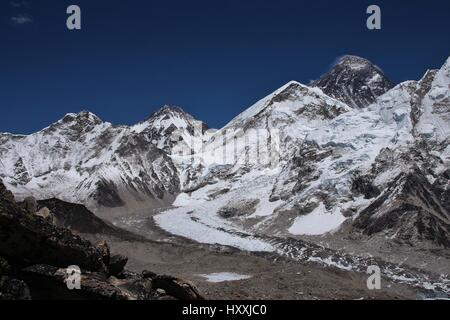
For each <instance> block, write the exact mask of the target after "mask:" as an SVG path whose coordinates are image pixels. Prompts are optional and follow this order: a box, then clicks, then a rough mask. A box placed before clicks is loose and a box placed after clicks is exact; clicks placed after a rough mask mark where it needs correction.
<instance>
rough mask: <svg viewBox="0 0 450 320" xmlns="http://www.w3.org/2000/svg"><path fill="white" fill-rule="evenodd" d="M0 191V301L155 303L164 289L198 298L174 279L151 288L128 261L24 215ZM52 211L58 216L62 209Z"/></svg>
mask: <svg viewBox="0 0 450 320" xmlns="http://www.w3.org/2000/svg"><path fill="white" fill-rule="evenodd" d="M0 190H2V195H0V300H16V299H17V300H18V299H21V300H28V299H39V300H48V299H50V300H53V299H55V300H86V299H87V300H136V299H159V298H160V296H159V294H157V292H156V290H157V289H158V288H160V287H167V288H169V290H171V291H170V292H171V297H173V298H178V299H200V298H201V296H200V295H194V294H193V292H196V291H195V289H194V288H193V287H192V286H190V285H185V283H184V282H183V281H182V280H180V279H175V278H171V282H170V281H168V282H167V283H166V282H163V283H162V284H155V285H153V284H152V279H149V278H147V277H145V276H144V275H138V274H134V273H131V272H128V271H126V270H125V269H124V267H125V265H126V263H127V260H128V259H127V258H126V257H124V256H121V255H111V254H110V251H109V247H108V245H107V244H106V243H102V244H99V245H98V246H94V245H93V244H91V243H90V242H89V241H86V240H83V239H82V238H80V237H79V236H77V235H75V234H73V233H72V232H71V231H69V230H68V229H64V228H59V227H56V226H54V225H53V224H51V223H49V222H48V221H47V220H46V219H43V218H42V217H40V216H37V215H35V214H32V213H30V212H27V211H26V210H24V209H22V208H21V207H20V206H19V204H17V203H16V202H15V201H14V199H13V198H12V197H11V194H10V193H9V192H7V191H6V188H5V187H4V185H3V183H1V181H0ZM52 203H53V204H56V205H61V204H62V203H59V202H58V201H57V200H52ZM54 208H55V206H54V207H53V209H54ZM69 208H70V206H69ZM57 210H58V212H59V215H62V213H61V211H62V210H63V208H61V207H58V208H57ZM75 267H76V268H79V269H74V268H75ZM74 270H75V271H76V270H78V272H79V273H78V275H79V276H80V279H79V282H78V284H79V288H76V286H77V282H75V283H72V282H70V281H71V280H72V279H73V278H71V277H72V276H73V275H74ZM117 277H120V279H118V278H117ZM69 284H73V285H74V286H75V289H74V288H72V287H71V286H69ZM169 290H168V291H167V292H169Z"/></svg>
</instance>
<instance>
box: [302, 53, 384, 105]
mask: <svg viewBox="0 0 450 320" xmlns="http://www.w3.org/2000/svg"><path fill="white" fill-rule="evenodd" d="M311 85H312V86H316V87H319V88H321V89H322V90H323V92H325V93H326V94H327V95H329V96H330V97H333V98H336V99H338V100H340V101H342V102H344V103H346V104H347V105H349V106H350V107H352V108H364V107H367V106H368V105H370V104H372V103H374V102H375V100H376V98H377V97H379V96H380V95H382V94H384V93H386V92H387V91H388V90H390V89H391V88H392V83H391V81H390V80H389V79H388V78H387V77H386V76H385V75H384V73H383V71H381V69H380V68H378V67H377V66H376V65H374V64H372V63H371V62H370V61H368V60H366V59H363V58H360V57H356V56H350V55H347V56H344V57H342V58H340V59H339V61H338V63H337V64H336V65H335V66H334V67H333V68H332V69H331V70H330V71H329V72H328V73H326V74H325V75H323V76H322V77H321V78H320V79H319V80H317V81H314V82H313V83H312V84H311Z"/></svg>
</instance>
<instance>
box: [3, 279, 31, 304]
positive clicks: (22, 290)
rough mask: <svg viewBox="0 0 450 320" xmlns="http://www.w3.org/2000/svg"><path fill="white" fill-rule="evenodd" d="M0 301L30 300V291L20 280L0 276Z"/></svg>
mask: <svg viewBox="0 0 450 320" xmlns="http://www.w3.org/2000/svg"><path fill="white" fill-rule="evenodd" d="M1 300H31V295H30V289H29V288H28V285H27V284H26V283H25V282H23V281H21V280H17V279H13V278H10V277H7V276H0V301H1Z"/></svg>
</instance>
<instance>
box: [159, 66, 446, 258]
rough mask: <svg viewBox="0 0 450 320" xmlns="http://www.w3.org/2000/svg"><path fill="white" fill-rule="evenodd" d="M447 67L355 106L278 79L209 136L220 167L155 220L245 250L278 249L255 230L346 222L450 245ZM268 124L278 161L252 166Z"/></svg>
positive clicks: (406, 239)
mask: <svg viewBox="0 0 450 320" xmlns="http://www.w3.org/2000/svg"><path fill="white" fill-rule="evenodd" d="M449 65H450V59H449V60H448V61H447V62H446V63H445V65H444V66H443V67H442V68H441V69H440V70H439V71H429V72H427V74H426V75H425V76H424V78H423V79H421V80H420V81H408V82H405V83H401V84H399V85H397V86H396V87H395V88H392V89H391V90H389V91H387V92H386V93H384V94H382V95H381V96H379V97H378V98H377V99H376V100H375V102H374V103H373V104H371V105H369V106H367V107H366V108H362V109H360V108H351V107H349V106H347V105H346V104H344V103H343V102H340V101H338V100H335V99H333V98H331V97H329V96H328V95H326V94H324V93H323V92H322V91H321V90H320V89H319V88H310V87H307V86H304V85H301V84H299V83H296V82H290V83H288V84H286V85H285V86H283V87H282V88H280V89H278V90H276V91H275V92H274V93H273V94H270V95H269V96H267V97H266V98H264V99H262V100H261V101H259V102H257V103H256V104H255V105H253V106H252V107H250V108H249V109H247V110H246V111H244V112H243V113H242V114H241V115H239V116H238V117H236V118H235V119H233V120H232V121H231V122H230V123H229V124H228V125H226V126H225V127H224V128H223V129H222V130H219V131H218V132H217V133H216V134H215V135H214V136H213V137H212V139H211V140H210V141H209V143H208V144H207V145H206V147H205V150H206V151H207V152H205V153H203V154H202V155H200V157H201V156H203V155H204V156H205V157H207V156H208V155H209V154H210V153H214V154H216V155H217V154H219V155H221V154H223V155H226V158H227V159H228V161H227V165H223V164H216V165H212V164H211V162H210V163H209V164H208V166H203V167H200V169H201V170H197V169H196V175H194V176H195V179H194V180H193V181H192V182H191V183H190V188H188V189H187V190H184V191H185V193H183V194H181V195H180V196H179V197H178V198H177V200H176V201H175V203H174V205H175V206H176V208H174V209H171V210H168V211H166V212H165V213H162V214H161V215H159V216H157V217H156V221H157V223H158V224H159V225H160V226H161V227H163V228H164V229H166V230H168V231H170V232H172V233H175V234H179V235H182V236H186V237H190V238H193V239H195V240H197V241H200V242H207V243H216V242H219V243H222V244H227V245H231V246H238V247H240V248H244V249H247V250H262V251H272V250H275V249H274V247H273V246H271V245H270V244H267V243H261V241H260V240H259V239H258V238H252V237H251V235H255V234H265V235H279V236H293V235H294V236H300V237H301V236H317V235H324V234H326V233H330V232H336V231H337V230H339V228H341V229H342V228H344V227H345V228H344V229H345V230H346V231H345V232H346V233H347V234H348V237H349V238H351V237H353V238H355V237H356V238H361V237H366V238H368V239H377V238H379V237H381V238H387V239H390V240H392V241H399V242H403V243H409V244H414V245H425V246H427V245H435V246H446V247H448V246H449V245H450V233H449V232H448V231H449V230H450V229H449V226H450V214H449V213H450V208H449V207H448V203H449V198H450V192H449V180H448V178H446V177H448V170H449V168H450V167H449V160H450V158H449V156H450V153H449V151H450V146H449V138H448V137H449V136H450V130H449V127H448V125H449V123H450V122H449V110H450V103H449V97H450V87H449V81H450V74H449ZM359 70H360V69H358V68H357V69H356V74H359ZM355 92H356V91H355ZM352 99H353V101H354V100H355V99H356V97H354V98H352ZM343 100H346V99H343ZM360 101H362V100H360ZM258 129H261V130H263V131H265V132H266V134H267V136H269V137H270V138H266V137H267V136H264V135H263V136H262V140H261V136H259V137H258V139H253V138H252V136H250V137H248V138H247V140H246V143H234V144H233V141H236V137H238V139H237V140H239V137H240V132H241V131H251V130H258ZM275 130H277V131H278V136H277V138H279V142H280V144H279V148H278V149H277V151H278V153H279V155H280V157H279V160H280V161H278V162H276V163H275V164H274V163H273V162H271V161H269V162H267V161H266V162H264V161H263V164H261V162H260V161H249V160H251V159H259V160H260V159H261V151H260V150H261V145H263V146H264V145H267V144H268V143H269V144H272V143H273V141H272V140H273V135H271V132H273V131H275ZM241 140H245V139H241ZM230 145H231V147H230ZM230 149H231V150H234V154H232V155H231V156H230V154H229V153H230ZM269 149H270V148H269ZM263 155H264V153H263ZM230 159H231V162H230ZM187 213H189V214H187ZM180 226H182V227H180ZM344 229H343V230H344ZM233 234H234V235H239V234H247V236H246V237H239V236H234V237H233V236H231V235H233ZM384 241H387V240H384Z"/></svg>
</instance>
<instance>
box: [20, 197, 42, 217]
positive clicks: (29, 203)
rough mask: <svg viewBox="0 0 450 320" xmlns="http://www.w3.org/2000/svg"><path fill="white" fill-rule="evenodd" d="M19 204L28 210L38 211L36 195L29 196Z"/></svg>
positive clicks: (30, 211)
mask: <svg viewBox="0 0 450 320" xmlns="http://www.w3.org/2000/svg"><path fill="white" fill-rule="evenodd" d="M19 205H20V206H21V207H22V209H24V210H25V211H26V212H28V213H31V214H34V213H36V211H38V203H37V201H36V199H35V198H34V197H27V198H25V199H24V200H23V201H22V202H20V203H19Z"/></svg>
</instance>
